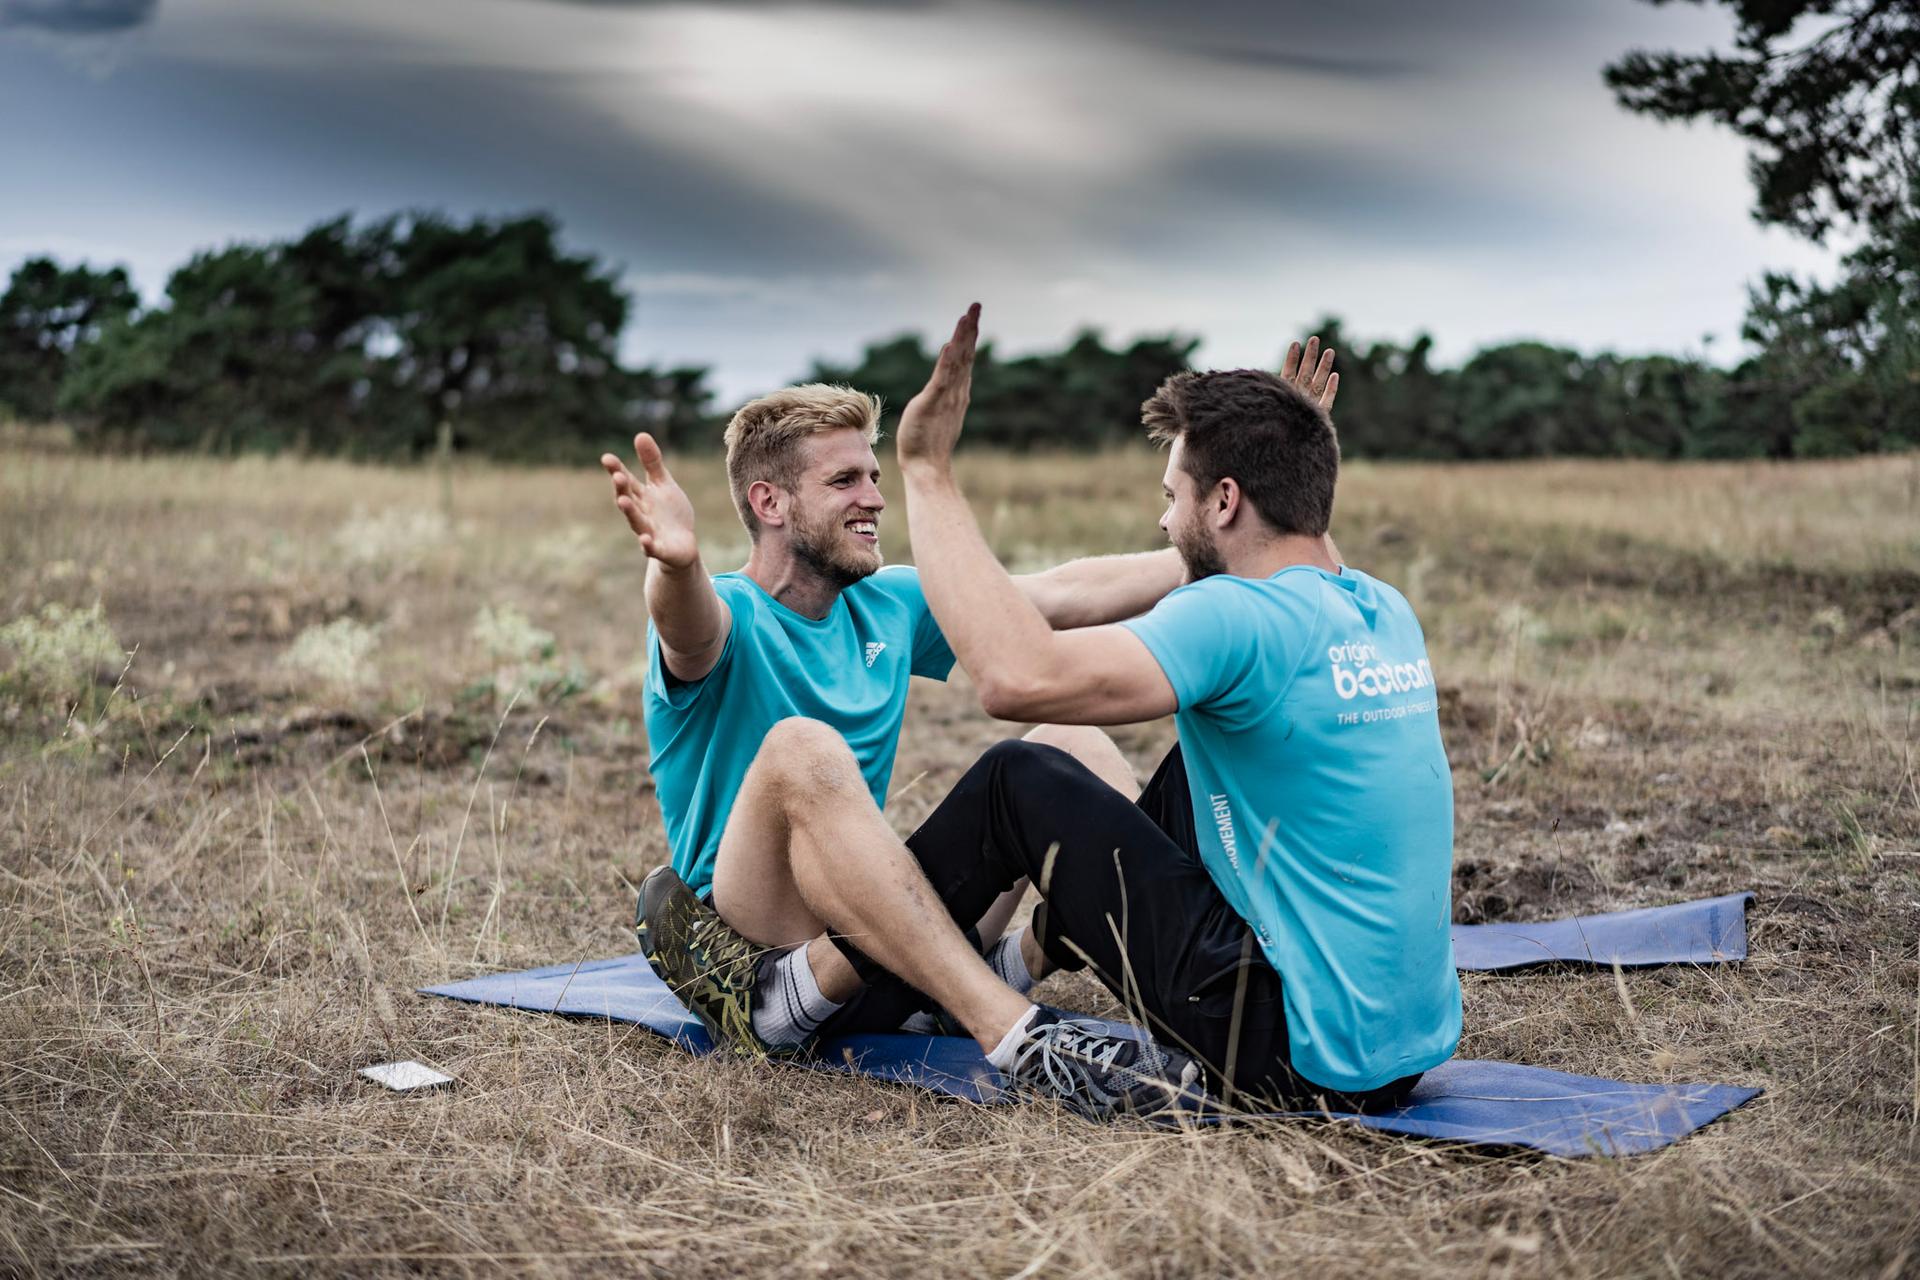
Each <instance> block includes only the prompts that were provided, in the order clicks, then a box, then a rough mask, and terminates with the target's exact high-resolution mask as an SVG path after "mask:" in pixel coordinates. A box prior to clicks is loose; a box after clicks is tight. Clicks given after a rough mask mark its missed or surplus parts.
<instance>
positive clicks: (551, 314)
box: [385, 215, 633, 459]
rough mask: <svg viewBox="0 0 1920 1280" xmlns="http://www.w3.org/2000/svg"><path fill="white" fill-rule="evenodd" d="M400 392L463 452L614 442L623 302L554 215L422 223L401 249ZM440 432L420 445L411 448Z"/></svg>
mask: <svg viewBox="0 0 1920 1280" xmlns="http://www.w3.org/2000/svg"><path fill="white" fill-rule="evenodd" d="M395 255H396V260H397V262H396V265H397V275H396V281H395V284H396V294H395V297H394V298H393V300H392V301H393V303H394V304H395V306H394V310H393V311H392V313H391V318H392V325H393V336H394V338H395V339H396V340H397V343H398V354H397V355H396V356H395V357H394V358H393V359H391V360H390V361H388V362H386V370H385V371H386V373H387V374H388V375H389V376H390V378H391V381H392V383H393V384H394V385H397V386H400V387H403V388H405V389H406V390H407V391H408V392H409V393H410V394H412V395H413V396H414V397H416V398H417V400H418V402H419V405H420V410H421V413H420V417H419V419H418V421H419V422H420V424H421V425H422V426H423V427H424V429H425V430H426V431H428V432H432V433H434V434H435V435H444V436H445V437H448V438H450V440H451V444H452V446H453V447H454V448H456V449H466V448H473V447H475V446H476V445H481V444H484V447H485V448H486V449H487V450H488V451H489V452H494V453H500V454H504V455H508V456H513V457H526V458H532V457H547V458H555V459H558V458H564V457H571V456H575V455H577V453H578V450H579V445H580V442H582V441H592V442H595V443H597V444H599V445H601V446H603V447H617V446H619V445H620V444H621V442H622V436H623V435H624V434H626V428H627V426H628V425H629V424H630V423H631V422H632V420H633V419H632V416H631V414H630V412H629V409H630V404H629V400H628V396H627V392H628V390H629V387H628V385H627V381H628V380H627V379H626V377H625V376H624V375H623V373H622V371H621V369H620V365H619V358H618V351H617V344H618V342H619V337H620V330H621V329H622V328H623V327H624V326H625V324H626V319H627V305H628V304H627V297H626V295H625V294H624V293H623V292H622V291H621V290H620V287H619V285H618V283H617V282H616V280H615V277H614V274H613V272H611V271H610V270H608V269H607V268H604V267H602V266H601V264H600V263H599V261H598V260H597V259H595V258H594V257H593V256H592V255H591V254H578V255H576V254H568V253H565V252H563V251H562V250H561V249H560V247H559V244H558V242H557V235H556V228H555V226H554V223H553V221H552V219H550V218H547V217H545V216H544V215H536V216H531V217H524V218H513V219H507V220H503V221H497V222H496V221H493V220H490V219H486V218H476V219H474V220H473V221H471V222H467V223H464V224H462V223H456V222H451V221H448V220H446V219H443V218H440V217H438V216H433V215H427V216H422V217H419V218H416V219H415V220H413V222H412V224H411V225H410V226H408V227H406V228H405V230H404V234H403V235H402V236H401V237H400V238H399V240H398V241H397V243H396V245H395ZM430 438H432V437H426V438H420V437H416V438H415V439H414V440H412V441H411V442H410V443H411V444H412V445H413V446H414V449H415V451H418V450H419V449H420V448H421V447H423V446H424V445H425V444H426V443H427V440H428V439H430Z"/></svg>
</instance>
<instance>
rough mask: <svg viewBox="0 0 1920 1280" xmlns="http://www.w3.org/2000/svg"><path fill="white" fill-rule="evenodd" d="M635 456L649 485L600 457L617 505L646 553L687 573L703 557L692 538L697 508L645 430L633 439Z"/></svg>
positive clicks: (617, 463)
mask: <svg viewBox="0 0 1920 1280" xmlns="http://www.w3.org/2000/svg"><path fill="white" fill-rule="evenodd" d="M633 452H634V457H635V458H636V459H637V460H638V461H639V463H640V470H641V473H642V474H643V475H644V476H645V477H646V479H645V480H641V479H639V478H637V477H636V476H635V475H634V474H633V473H632V472H631V471H629V470H627V467H626V464H625V463H623V462H621V461H620V459H618V458H616V457H615V456H614V455H612V454H610V453H603V454H601V455H600V465H601V466H603V467H605V468H606V469H607V474H608V475H609V476H610V477H612V479H613V502H614V505H615V506H617V507H619V508H620V514H621V515H623V516H625V517H626V518H627V527H628V528H630V529H632V530H633V533H634V536H635V537H637V538H639V539H640V547H641V549H642V550H643V551H645V552H646V553H647V554H648V555H649V556H651V557H653V558H654V559H655V560H658V561H659V562H660V563H661V564H663V565H665V566H666V567H668V568H669V569H684V568H686V567H687V566H688V565H690V564H692V563H693V562H694V561H695V560H697V559H699V557H700V545H699V543H698V542H697V541H696V540H695V539H694V533H693V503H691V502H689V501H688V500H687V495H686V491H685V490H683V489H682V488H681V487H680V486H679V484H677V483H676V482H675V481H674V478H673V476H672V475H671V474H669V473H668V471H667V464H666V460H665V459H664V458H662V457H661V456H660V445H659V444H658V442H656V441H655V440H654V438H653V437H652V436H650V435H648V434H647V433H646V432H644V431H643V432H641V433H640V434H639V435H637V436H635V437H634V438H633Z"/></svg>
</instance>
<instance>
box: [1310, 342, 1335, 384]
mask: <svg viewBox="0 0 1920 1280" xmlns="http://www.w3.org/2000/svg"><path fill="white" fill-rule="evenodd" d="M1332 376H1333V348H1332V347H1328V348H1327V349H1326V351H1324V352H1323V353H1321V356H1320V363H1319V364H1317V365H1315V366H1314V369H1313V394H1315V395H1316V396H1317V395H1324V394H1325V393H1326V390H1327V379H1328V378H1330V377H1332Z"/></svg>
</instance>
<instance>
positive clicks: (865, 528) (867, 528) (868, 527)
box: [847, 520, 876, 533]
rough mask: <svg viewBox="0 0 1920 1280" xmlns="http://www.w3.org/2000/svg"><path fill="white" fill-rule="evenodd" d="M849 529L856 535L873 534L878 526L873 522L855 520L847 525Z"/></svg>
mask: <svg viewBox="0 0 1920 1280" xmlns="http://www.w3.org/2000/svg"><path fill="white" fill-rule="evenodd" d="M847 528H849V529H851V530H853V531H854V532H855V533H873V532H874V531H875V528H876V526H875V525H874V523H873V521H871V520H854V521H851V522H850V523H849V524H848V525H847Z"/></svg>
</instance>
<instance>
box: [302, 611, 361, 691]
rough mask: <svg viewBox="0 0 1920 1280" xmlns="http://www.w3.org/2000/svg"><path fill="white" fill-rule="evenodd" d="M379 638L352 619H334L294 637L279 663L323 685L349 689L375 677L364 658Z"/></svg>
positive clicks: (309, 628)
mask: <svg viewBox="0 0 1920 1280" xmlns="http://www.w3.org/2000/svg"><path fill="white" fill-rule="evenodd" d="M379 639H380V633H379V632H378V631H377V630H376V629H375V628H373V627H369V626H367V625H366V624H364V623H360V622H355V621H354V620H353V619H352V618H335V619H334V620H333V621H332V622H328V623H325V624H323V625H320V626H312V627H308V628H307V629H306V630H305V631H302V632H301V633H300V634H299V635H298V636H295V637H294V641H293V645H292V647H291V648H289V649H288V650H287V652H286V653H285V654H284V655H283V656H282V657H281V659H280V662H281V665H282V666H285V667H289V668H291V669H292V670H294V671H298V672H300V673H302V674H304V675H308V676H312V677H314V678H315V679H317V680H319V681H321V682H322V683H324V684H329V685H334V686H337V687H339V688H343V689H350V688H353V687H354V686H356V685H360V684H364V683H366V682H367V681H369V680H371V679H372V678H373V677H374V674H375V673H374V668H373V665H372V664H371V663H370V662H368V661H367V658H368V656H369V655H370V654H372V652H373V649H374V646H375V645H376V644H377V643H378V642H379Z"/></svg>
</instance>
